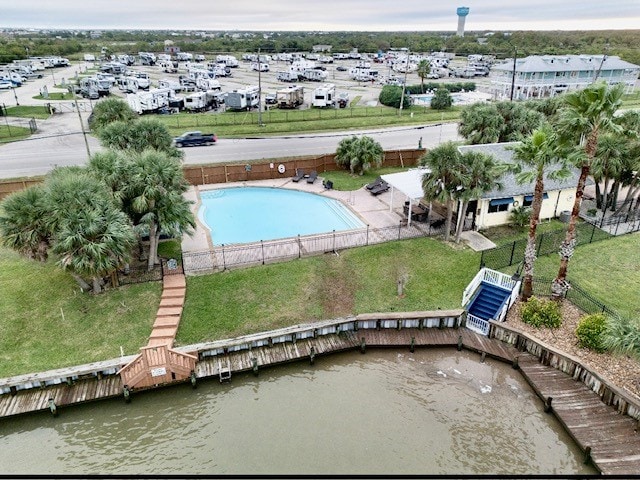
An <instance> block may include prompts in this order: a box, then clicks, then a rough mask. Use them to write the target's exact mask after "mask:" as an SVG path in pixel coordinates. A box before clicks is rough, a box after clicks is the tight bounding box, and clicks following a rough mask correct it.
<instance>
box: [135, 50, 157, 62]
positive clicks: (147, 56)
mask: <svg viewBox="0 0 640 480" xmlns="http://www.w3.org/2000/svg"><path fill="white" fill-rule="evenodd" d="M138 58H139V59H140V64H141V65H155V64H156V55H155V53H151V52H138Z"/></svg>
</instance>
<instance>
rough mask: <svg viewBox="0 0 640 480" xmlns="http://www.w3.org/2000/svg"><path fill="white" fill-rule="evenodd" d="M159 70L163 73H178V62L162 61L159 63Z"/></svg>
mask: <svg viewBox="0 0 640 480" xmlns="http://www.w3.org/2000/svg"><path fill="white" fill-rule="evenodd" d="M160 68H161V69H162V71H163V72H164V73H178V62H172V61H170V60H169V61H162V62H160Z"/></svg>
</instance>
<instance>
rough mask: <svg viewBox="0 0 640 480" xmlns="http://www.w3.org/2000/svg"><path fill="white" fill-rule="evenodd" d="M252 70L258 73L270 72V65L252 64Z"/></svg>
mask: <svg viewBox="0 0 640 480" xmlns="http://www.w3.org/2000/svg"><path fill="white" fill-rule="evenodd" d="M251 70H255V71H256V72H268V71H269V64H268V63H252V64H251Z"/></svg>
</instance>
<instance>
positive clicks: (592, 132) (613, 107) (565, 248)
mask: <svg viewBox="0 0 640 480" xmlns="http://www.w3.org/2000/svg"><path fill="white" fill-rule="evenodd" d="M623 91H624V85H623V84H618V85H616V86H614V87H608V86H607V84H606V83H604V82H600V83H597V84H593V85H591V86H589V87H587V88H585V89H583V90H578V91H576V92H572V93H570V94H568V95H566V97H565V104H564V107H563V109H562V111H561V113H560V118H559V121H558V129H559V132H560V134H561V137H562V139H563V140H564V142H565V143H566V144H567V145H569V148H570V149H571V150H572V152H571V154H570V157H569V160H570V161H571V162H572V163H573V164H574V165H576V166H577V167H578V168H580V177H579V178H578V185H577V187H576V198H575V201H574V203H573V209H572V211H571V219H570V220H569V226H568V227H567V234H566V236H565V239H564V241H563V242H562V246H561V247H560V268H559V269H558V275H557V276H556V278H555V279H554V281H553V283H552V285H551V294H552V297H553V298H554V299H556V300H559V299H561V298H563V297H564V295H565V294H566V292H567V289H568V288H569V285H568V284H567V270H568V267H569V260H570V259H571V257H572V256H573V252H574V249H575V244H576V222H577V219H578V215H579V213H580V205H581V204H582V196H583V195H584V187H585V183H586V181H587V177H588V176H589V173H590V170H591V166H592V165H593V162H594V159H595V157H596V152H597V149H598V140H599V138H600V135H601V134H603V133H607V132H612V133H620V132H621V131H622V128H621V127H620V126H619V125H617V124H616V122H615V121H614V120H615V113H616V111H617V110H618V108H619V107H620V105H621V103H622V94H623Z"/></svg>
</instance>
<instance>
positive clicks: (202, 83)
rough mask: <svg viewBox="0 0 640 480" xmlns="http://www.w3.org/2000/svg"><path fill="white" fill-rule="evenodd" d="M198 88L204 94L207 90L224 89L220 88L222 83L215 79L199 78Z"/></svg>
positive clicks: (197, 81)
mask: <svg viewBox="0 0 640 480" xmlns="http://www.w3.org/2000/svg"><path fill="white" fill-rule="evenodd" d="M196 88H198V90H201V91H203V92H206V91H207V90H220V89H221V88H222V87H221V86H220V82H219V81H218V80H215V79H213V78H202V77H201V78H198V79H197V80H196Z"/></svg>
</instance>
